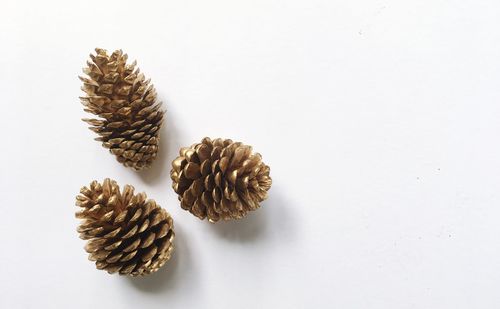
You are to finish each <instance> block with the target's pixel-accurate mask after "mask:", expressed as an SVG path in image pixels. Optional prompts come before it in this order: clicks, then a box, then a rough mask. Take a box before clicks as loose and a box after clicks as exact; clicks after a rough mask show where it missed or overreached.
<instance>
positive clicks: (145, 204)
mask: <svg viewBox="0 0 500 309" xmlns="http://www.w3.org/2000/svg"><path fill="white" fill-rule="evenodd" d="M146 198H147V197H146V194H145V193H139V194H137V195H134V187H132V186H129V185H126V186H125V187H124V188H123V192H120V187H119V186H118V185H117V184H116V182H115V181H114V180H110V179H109V178H107V179H105V180H104V182H103V183H102V185H101V184H100V183H98V182H97V181H93V182H92V183H91V184H90V186H89V187H83V188H82V189H81V190H80V195H78V196H77V197H76V205H77V206H79V207H81V208H82V210H81V211H79V212H77V213H76V217H77V218H79V219H83V221H82V222H81V224H80V226H79V227H78V232H79V233H80V238H82V239H85V240H88V242H87V244H86V246H85V250H86V251H87V252H88V253H89V260H91V261H95V264H96V266H97V269H104V270H106V271H107V272H108V273H110V274H112V273H116V272H118V273H119V274H121V275H131V276H137V275H144V274H150V273H153V272H155V271H157V270H158V269H159V268H160V267H162V266H163V264H165V263H166V262H167V261H168V259H169V258H170V255H171V253H172V250H173V248H174V247H173V244H172V241H173V240H174V235H175V234H174V230H173V228H174V226H173V220H172V217H170V215H169V214H168V213H167V212H166V211H165V210H164V209H162V208H161V207H160V206H159V205H157V204H156V202H155V201H153V200H146Z"/></svg>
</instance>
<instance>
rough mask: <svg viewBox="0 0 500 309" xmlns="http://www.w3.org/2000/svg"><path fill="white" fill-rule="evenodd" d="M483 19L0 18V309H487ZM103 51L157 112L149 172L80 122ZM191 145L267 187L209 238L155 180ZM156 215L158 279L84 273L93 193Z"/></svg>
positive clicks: (495, 179) (495, 33) (488, 13)
mask: <svg viewBox="0 0 500 309" xmlns="http://www.w3.org/2000/svg"><path fill="white" fill-rule="evenodd" d="M499 14H500V4H499V2H498V1H497V0H491V1H478V0H460V1H458V0H457V1H446V0H424V1H401V0H376V1H373V0H372V1H368V0H324V1H320V0H314V1H305V0H304V1H269V0H261V1H235V0H228V1H218V0H214V1H163V2H162V3H161V4H160V3H159V2H157V3H153V2H151V3H149V2H141V1H89V0H87V1H81V2H74V1H59V2H57V1H5V0H2V2H1V5H0V44H1V47H2V48H1V51H0V55H1V57H0V93H1V99H0V104H1V115H2V117H1V118H2V120H1V121H0V129H1V137H2V138H1V151H0V160H1V164H0V177H1V178H0V190H1V195H0V207H1V208H0V210H1V215H2V216H1V221H0V241H1V252H0V253H1V254H0V271H1V278H0V307H1V308H91V307H93V308H380V309H387V308H397V309H402V308H403V309H404V308H453V309H459V308H488V309H490V308H499V307H500V293H498V292H499V288H500V240H499V236H500V224H499V221H500V205H499V204H500V193H499V192H500V191H499V184H500V147H499V133H500V104H499V99H500V19H499ZM97 46H98V47H103V48H106V49H108V50H109V51H112V50H114V49H117V48H122V49H123V50H124V51H125V52H127V53H128V55H129V57H130V59H137V60H138V63H139V67H140V68H141V71H143V72H144V73H145V74H146V75H147V76H148V77H150V78H151V79H152V82H153V83H154V85H155V86H156V88H157V90H158V93H159V97H160V99H161V100H162V101H163V102H164V106H165V108H166V109H167V114H166V115H167V120H166V123H165V126H164V127H163V128H162V131H161V145H160V146H161V149H160V153H159V157H158V159H157V160H156V162H155V163H154V165H153V168H152V169H151V170H149V171H145V172H141V173H136V172H134V171H133V170H129V169H126V168H124V167H123V166H121V165H120V164H118V163H117V162H116V161H115V158H114V157H113V156H112V155H111V154H109V153H108V152H107V151H106V150H105V149H104V148H102V147H101V146H100V144H99V143H98V142H95V141H93V138H94V137H95V135H94V133H92V132H91V131H89V130H88V129H87V126H86V124H84V123H83V122H81V121H80V118H83V117H88V115H86V114H85V113H84V112H83V109H82V106H81V105H80V103H79V100H78V96H80V95H82V92H81V91H80V86H81V82H80V81H79V80H78V79H77V75H79V74H80V72H81V68H82V67H83V66H84V64H85V62H86V60H87V59H88V54H89V53H91V52H93V49H94V47H97ZM204 136H210V137H227V138H232V139H233V140H237V141H243V142H245V143H247V144H251V145H253V146H254V149H255V150H256V151H258V152H260V153H261V154H262V155H263V158H264V161H265V162H266V163H267V164H268V165H270V166H271V176H272V178H273V187H272V188H271V190H270V196H269V199H268V200H267V201H265V202H264V203H263V204H262V208H261V209H260V210H258V211H256V212H254V213H251V214H250V215H249V216H248V217H247V218H246V219H244V220H241V221H239V222H230V223H221V224H217V225H211V224H209V223H208V222H203V221H199V220H198V219H196V218H195V217H194V216H192V215H191V214H189V213H188V212H185V211H183V210H182V209H181V208H180V207H179V203H178V201H177V198H176V195H175V193H174V192H173V191H172V189H171V180H170V177H169V171H170V162H171V160H172V159H174V158H175V156H176V154H177V152H178V149H179V148H180V147H181V146H186V145H190V144H192V143H194V142H198V141H199V140H201V138H202V137H204ZM105 177H111V178H113V179H116V180H117V181H118V182H119V183H120V184H121V185H122V186H123V185H124V184H126V183H129V184H132V185H134V186H135V187H136V189H137V191H145V192H146V193H147V194H148V196H149V197H151V198H153V199H155V200H156V201H158V202H159V203H160V204H161V205H162V206H163V207H165V208H166V209H167V211H168V212H170V213H171V214H172V216H173V218H174V220H175V229H176V234H177V237H176V240H175V245H176V249H175V253H174V255H173V258H172V260H171V261H170V262H169V263H168V264H167V265H166V266H165V267H164V268H163V269H162V270H161V271H160V272H158V273H157V274H155V275H151V276H149V277H144V278H140V279H129V278H127V277H120V276H110V275H108V274H107V273H105V272H102V271H98V270H96V269H95V266H94V265H93V264H92V263H91V262H89V261H87V256H86V253H85V252H84V250H83V246H84V242H83V241H82V240H80V239H79V238H78V236H77V233H76V230H75V229H76V226H77V224H78V222H77V220H76V219H75V218H74V212H75V211H76V208H77V207H75V206H74V198H75V196H76V195H77V193H78V191H79V189H80V187H81V186H83V185H87V184H88V183H89V182H90V181H92V180H93V179H97V180H99V181H102V180H103V179H104V178H105Z"/></svg>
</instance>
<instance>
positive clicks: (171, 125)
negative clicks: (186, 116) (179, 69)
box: [137, 101, 179, 185]
mask: <svg viewBox="0 0 500 309" xmlns="http://www.w3.org/2000/svg"><path fill="white" fill-rule="evenodd" d="M163 102H165V101H163ZM163 104H164V105H165V103H163ZM164 117H165V118H164V119H163V124H162V126H161V128H160V132H159V137H160V143H159V145H158V154H157V156H156V159H155V160H154V161H153V163H152V165H151V167H150V168H146V169H143V170H142V171H140V172H138V173H137V174H138V175H139V177H141V179H142V180H143V181H144V182H145V183H146V184H150V185H151V184H155V183H157V182H158V181H160V180H161V179H163V178H165V177H167V178H169V177H170V176H168V175H169V173H170V162H171V159H169V158H168V155H169V153H170V152H172V151H174V152H175V151H177V150H175V149H171V148H172V147H175V145H177V144H178V143H177V139H178V138H179V134H178V130H177V128H176V126H175V121H174V118H175V117H173V116H172V115H171V113H170V112H169V111H165V116H164Z"/></svg>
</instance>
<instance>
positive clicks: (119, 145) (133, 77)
mask: <svg viewBox="0 0 500 309" xmlns="http://www.w3.org/2000/svg"><path fill="white" fill-rule="evenodd" d="M96 53H97V54H96V55H92V54H91V55H90V59H91V60H92V61H87V67H86V68H84V69H83V72H84V73H85V74H87V75H88V78H86V77H81V76H79V78H80V80H81V81H83V87H82V90H83V91H84V92H85V93H86V94H87V96H85V97H80V99H81V101H82V104H83V105H84V106H85V109H84V110H85V111H86V112H89V113H92V114H94V115H96V116H98V117H100V119H82V120H83V121H85V122H86V123H88V124H89V125H91V127H90V130H92V131H94V132H95V133H97V134H98V135H99V137H97V138H96V139H95V140H97V141H100V142H102V145H103V146H104V147H105V148H108V149H109V151H110V152H111V153H112V154H114V155H115V156H116V158H117V160H118V161H119V162H120V163H122V164H123V165H125V166H127V167H132V168H134V169H135V170H140V169H142V168H144V167H149V166H150V165H151V163H152V162H153V160H154V159H155V157H156V153H157V151H158V142H159V136H158V132H159V129H160V126H161V124H162V120H163V111H162V110H160V107H161V102H158V101H157V99H156V91H155V89H154V87H153V85H150V84H149V82H150V81H149V80H145V78H144V74H142V73H140V72H139V69H138V68H137V69H135V66H136V62H135V61H134V62H133V63H131V64H127V63H126V62H127V54H123V52H122V51H121V50H117V51H115V52H113V53H112V54H111V56H108V54H107V52H106V50H104V49H100V48H96Z"/></svg>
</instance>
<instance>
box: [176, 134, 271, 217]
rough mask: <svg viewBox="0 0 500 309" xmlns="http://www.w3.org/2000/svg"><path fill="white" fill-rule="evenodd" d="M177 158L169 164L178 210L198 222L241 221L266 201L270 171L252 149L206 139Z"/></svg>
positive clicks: (225, 140) (183, 151) (184, 150)
mask: <svg viewBox="0 0 500 309" xmlns="http://www.w3.org/2000/svg"><path fill="white" fill-rule="evenodd" d="M179 154H180V156H179V157H177V158H176V159H175V160H174V161H173V162H172V170H171V172H170V177H171V178H172V180H173V184H172V187H173V189H174V191H175V192H176V193H177V194H178V195H179V201H181V207H182V208H183V209H185V210H189V211H190V212H191V213H192V214H194V215H195V216H197V217H198V218H200V219H205V218H206V217H208V220H209V221H210V222H217V221H219V219H223V220H228V219H240V218H242V217H244V216H245V215H246V214H247V213H248V212H249V211H251V210H255V209H257V208H259V207H260V205H259V203H260V202H261V201H263V200H265V199H266V198H267V191H268V190H269V188H270V187H271V183H272V181H271V177H269V171H270V169H269V166H267V165H265V164H264V163H263V162H262V157H261V155H260V154H258V153H252V147H251V146H247V145H243V144H242V143H239V142H233V141H232V140H230V139H220V138H218V139H215V140H211V139H210V138H208V137H205V138H204V139H203V140H202V141H201V143H197V144H193V145H192V146H191V147H186V148H181V150H180V152H179Z"/></svg>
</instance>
